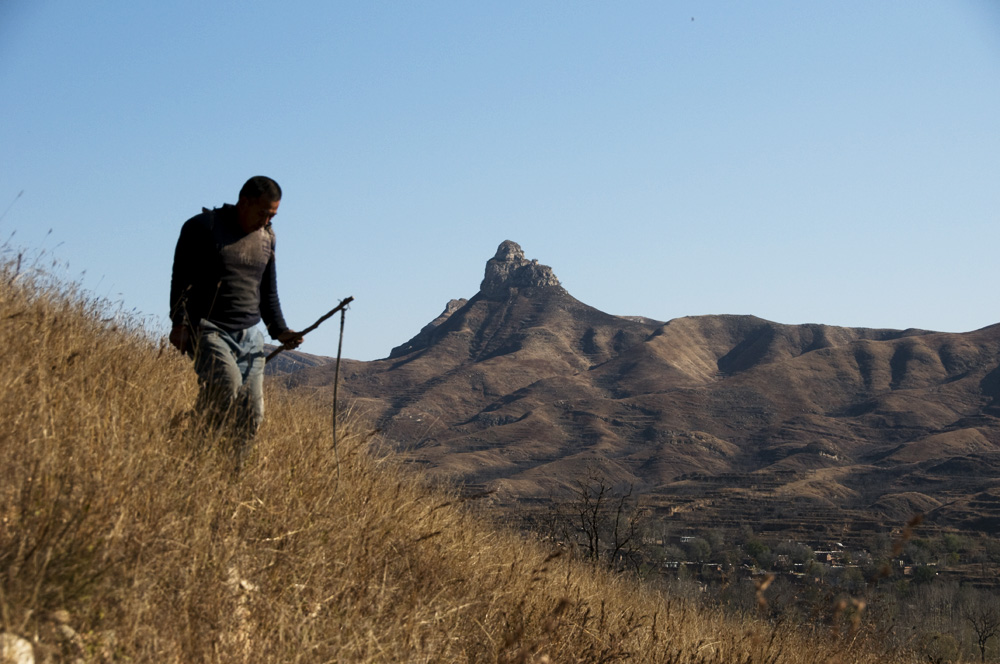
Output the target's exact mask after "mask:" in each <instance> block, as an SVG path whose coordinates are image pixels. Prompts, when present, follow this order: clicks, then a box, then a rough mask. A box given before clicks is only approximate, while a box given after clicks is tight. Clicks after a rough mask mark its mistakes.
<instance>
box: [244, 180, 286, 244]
mask: <svg viewBox="0 0 1000 664" xmlns="http://www.w3.org/2000/svg"><path fill="white" fill-rule="evenodd" d="M280 202H281V187H279V186H278V183H277V182H275V181H274V180H272V179H271V178H269V177H266V176H264V175H255V176H254V177H252V178H250V179H249V180H247V181H246V184H244V185H243V188H242V189H240V199H239V200H238V201H237V202H236V212H237V214H238V215H239V220H240V228H242V229H243V231H244V232H246V233H252V232H254V231H256V230H260V229H261V228H263V227H264V226H266V225H267V224H268V223H269V222H270V221H271V219H273V218H274V215H276V214H278V204H279V203H280Z"/></svg>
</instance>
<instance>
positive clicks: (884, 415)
mask: <svg viewBox="0 0 1000 664" xmlns="http://www.w3.org/2000/svg"><path fill="white" fill-rule="evenodd" d="M330 375H331V371H330V370H329V368H328V367H323V366H319V367H315V368H310V369H305V370H302V371H299V372H296V373H294V374H292V375H290V376H289V377H288V378H287V384H288V385H291V386H297V387H299V388H312V389H320V390H322V389H323V388H324V385H325V384H327V383H328V381H329V378H330ZM343 375H344V377H345V390H344V391H345V393H348V394H350V395H351V396H352V397H353V398H354V402H355V403H356V404H357V407H358V408H359V409H360V410H361V411H363V412H365V413H367V414H369V415H370V416H371V417H372V418H373V419H374V420H375V421H376V422H377V423H378V426H379V427H380V428H382V430H384V431H385V433H386V435H387V436H388V437H389V438H391V439H392V440H393V441H395V443H396V444H397V445H398V446H399V449H400V450H402V451H405V452H406V454H407V456H408V458H410V459H412V460H415V461H418V462H420V463H422V464H425V465H426V466H427V467H428V468H430V469H433V470H434V471H435V472H440V473H442V474H443V475H446V476H448V477H451V478H457V479H458V480H460V481H462V482H465V483H467V484H470V485H475V486H479V487H482V488H488V489H491V490H493V491H495V492H496V493H495V496H496V497H497V498H498V499H500V500H518V499H524V498H545V497H548V496H552V495H553V494H557V493H558V492H559V490H560V488H565V487H570V486H572V483H573V482H574V481H576V479H578V478H580V477H583V476H585V475H586V473H587V469H589V468H594V467H598V468H600V470H601V472H602V473H603V474H604V475H605V476H607V477H609V478H611V480H612V481H614V482H617V483H622V484H630V485H633V486H635V487H637V488H638V489H639V490H640V491H642V492H643V493H644V495H646V496H647V497H649V498H650V499H651V500H652V501H653V502H654V503H655V504H658V505H661V506H662V507H663V509H669V510H672V511H673V510H676V509H679V508H683V507H684V506H685V505H688V504H692V501H697V500H699V499H701V498H707V497H711V499H712V506H711V509H707V506H706V504H704V503H697V504H698V505H699V511H698V512H699V515H700V518H702V519H704V518H706V517H707V516H714V518H716V519H718V520H720V521H726V520H736V521H738V520H740V519H749V518H754V519H757V520H760V519H763V518H764V516H763V515H762V513H747V512H746V511H745V504H746V502H747V501H748V500H749V499H750V498H753V500H754V501H764V502H765V503H766V502H768V501H772V502H784V503H788V502H790V501H791V502H795V503H797V504H800V505H802V506H804V509H806V510H808V509H809V507H810V506H812V507H815V508H823V509H825V508H832V507H835V508H839V509H842V510H846V512H845V514H847V515H848V516H847V517H846V518H845V523H847V524H848V525H847V526H846V527H847V528H848V529H850V528H852V527H853V526H851V525H850V523H851V522H852V520H857V522H858V523H857V527H858V528H861V529H863V530H868V531H870V530H871V529H872V528H875V527H877V526H878V524H879V523H896V522H898V519H899V517H900V515H901V514H904V513H908V514H911V515H912V514H913V513H916V512H926V516H927V518H928V522H929V523H935V522H940V523H949V524H951V523H962V524H965V525H967V526H969V527H974V528H986V527H990V526H994V527H995V525H996V524H998V523H1000V512H998V511H997V510H996V507H995V505H996V504H997V503H996V498H997V497H1000V479H998V478H1000V420H998V419H997V416H998V414H1000V409H998V407H997V403H998V402H997V401H996V400H997V397H998V395H1000V378H998V377H1000V325H997V326H991V327H988V328H985V329H982V330H978V331H975V332H969V333H964V334H944V333H935V332H929V331H925V330H912V329H911V330H879V329H864V328H841V327H832V326H828V325H815V324H812V325H782V324H778V323H774V322H770V321H766V320H762V319H759V318H755V317H753V316H730V315H720V316H698V317H688V318H679V319H675V320H671V321H669V322H666V323H663V322H658V321H653V320H650V319H645V318H638V317H621V316H612V315H609V314H606V313H603V312H601V311H598V310H596V309H594V308H593V307H589V306H587V305H586V304H583V303H582V302H579V301H578V300H576V299H574V298H573V297H572V296H571V295H570V294H569V293H567V292H566V290H565V289H564V288H562V286H561V285H559V282H558V279H556V278H555V275H554V274H553V273H552V270H551V269H550V268H548V267H546V266H543V265H539V264H538V263H537V262H535V261H528V260H526V259H525V257H524V254H523V252H522V251H521V249H520V247H518V246H517V245H516V244H515V243H513V242H509V241H507V242H504V243H503V244H501V245H500V248H499V249H498V251H497V254H496V256H495V257H493V258H492V259H490V260H489V261H488V263H487V266H486V274H485V277H484V279H483V283H482V284H481V286H480V290H479V292H478V293H476V294H475V295H474V296H473V297H471V298H469V299H468V300H455V301H453V302H452V303H450V304H449V306H448V308H447V309H446V310H445V312H444V313H442V315H441V316H440V317H438V319H436V320H435V321H433V322H432V323H431V324H429V325H428V326H427V327H425V328H424V329H423V330H422V331H421V332H420V333H419V334H418V335H416V336H415V337H414V338H413V339H411V340H410V341H409V342H407V343H404V344H402V345H401V346H399V347H398V348H396V349H394V350H393V352H392V353H391V355H390V357H389V358H386V359H383V360H378V361H374V362H354V363H350V364H349V365H348V367H347V370H346V371H345V372H344V374H343ZM970 470H971V471H973V472H970ZM720 483H721V484H720ZM720 485H721V486H725V487H727V489H729V490H730V491H728V493H727V495H728V498H727V497H726V496H720V495H719V494H718V491H717V488H718V487H719V486H720ZM764 486H766V487H769V488H767V489H762V488H761V487H764ZM754 487H756V489H754ZM802 521H803V524H804V525H805V526H806V527H807V529H808V527H811V526H808V524H807V523H806V522H807V521H809V519H808V518H807V517H803V519H802ZM814 525H815V527H816V528H817V529H818V530H819V531H824V530H825V529H826V528H827V526H829V525H830V524H829V520H828V519H825V518H824V519H821V520H820V521H819V522H818V523H816V524H814ZM782 527H788V524H787V523H786V524H784V525H783V526H782Z"/></svg>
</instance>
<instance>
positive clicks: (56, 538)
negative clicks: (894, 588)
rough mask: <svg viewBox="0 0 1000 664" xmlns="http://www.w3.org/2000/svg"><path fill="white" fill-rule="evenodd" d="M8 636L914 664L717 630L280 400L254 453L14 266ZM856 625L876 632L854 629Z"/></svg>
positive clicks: (5, 561) (298, 655) (563, 658)
mask: <svg viewBox="0 0 1000 664" xmlns="http://www.w3.org/2000/svg"><path fill="white" fill-rule="evenodd" d="M0 341H2V343H0V358H2V359H0V366H2V367H3V374H2V377H0V381H2V382H3V389H0V458H2V459H3V466H2V471H0V630H2V631H5V632H9V633H13V634H17V635H20V636H23V637H25V638H27V639H29V640H31V641H32V642H33V643H34V646H35V651H36V656H37V657H38V658H39V659H40V660H44V658H46V657H48V658H50V659H51V660H52V661H74V660H77V659H79V660H82V661H84V662H111V661H128V662H283V663H284V662H622V661H630V662H700V663H706V664H707V663H711V662H719V663H720V664H721V663H723V662H726V663H729V662H744V663H747V664H750V663H758V662H760V663H763V662H769V663H775V664H777V663H788V664H798V663H803V664H804V663H806V662H809V663H812V662H826V661H831V662H844V663H847V662H895V661H899V662H903V661H908V660H907V659H905V658H904V657H903V655H892V656H889V655H886V654H885V653H878V652H875V651H874V650H873V649H872V648H873V646H872V645H870V644H871V643H873V641H872V640H870V639H869V640H866V639H865V638H859V637H863V636H864V628H863V622H862V623H861V625H862V629H861V633H860V634H858V633H855V630H854V629H853V628H852V624H851V622H850V620H847V619H844V620H843V622H842V624H841V625H840V626H839V629H833V628H831V629H825V628H824V629H823V630H821V631H820V632H818V633H817V632H813V633H809V634H805V633H800V632H798V631H796V630H795V629H793V628H790V627H788V626H784V625H773V624H768V623H766V622H763V621H757V620H755V619H753V618H752V617H748V618H746V619H742V620H737V619H734V618H727V617H725V616H723V615H722V614H721V613H719V612H716V611H714V610H711V609H708V608H700V607H698V606H696V605H695V604H692V603H690V602H688V601H686V600H683V599H681V598H678V597H671V596H664V595H661V594H657V593H654V592H653V591H651V590H643V589H641V588H640V587H639V586H637V585H634V584H633V582H631V581H629V580H628V579H625V578H623V577H612V576H607V575H605V574H603V573H600V572H597V571H594V570H593V569H592V568H590V567H588V566H586V565H585V564H583V563H582V562H577V561H573V560H571V559H569V556H568V555H561V554H560V552H559V550H554V549H552V548H551V547H550V546H546V545H544V544H541V543H534V542H529V541H525V540H524V539H520V538H518V537H517V536H515V535H513V534H509V533H506V532H503V531H502V530H500V529H498V528H495V527H492V526H491V525H489V524H488V523H487V522H486V521H485V520H484V519H483V518H482V517H481V516H476V514H475V511H474V510H469V509H468V506H467V505H463V504H460V503H459V502H458V501H457V499H456V498H454V497H452V496H450V495H447V494H445V493H442V492H440V491H439V490H432V489H429V488H426V487H425V486H424V484H423V483H422V482H421V478H420V477H419V475H416V474H415V473H414V472H412V471H411V470H409V469H405V468H401V467H399V466H398V465H397V464H396V463H395V462H394V461H393V460H392V459H391V458H388V457H384V456H380V455H379V453H378V445H377V443H378V441H377V439H376V437H375V436H374V435H373V433H372V432H370V431H369V430H368V429H367V428H366V426H365V425H364V423H362V422H358V421H353V422H352V421H350V419H351V418H350V417H346V418H342V420H348V422H347V423H346V424H344V425H343V428H342V430H341V431H340V436H339V445H338V446H339V450H338V451H339V465H338V462H337V455H335V454H334V453H333V449H332V436H331V416H330V415H331V413H330V410H329V405H327V404H319V403H315V402H312V401H310V400H309V399H308V398H307V397H304V396H297V395H296V394H295V393H288V392H281V391H278V390H277V389H274V388H273V387H269V389H270V391H269V393H268V414H267V420H266V423H265V426H264V427H263V429H262V430H261V433H260V436H259V439H258V441H259V442H258V454H257V455H256V457H255V458H254V459H252V460H251V462H250V463H249V464H248V466H247V467H245V468H244V470H243V471H242V472H241V473H240V474H239V475H238V476H234V474H233V473H232V471H231V468H230V465H229V463H228V459H227V456H226V454H225V453H224V447H225V445H224V441H222V440H219V439H218V438H216V437H215V436H214V435H212V434H211V433H208V432H205V431H202V430H199V427H198V425H197V420H196V419H195V418H192V417H189V416H188V415H186V413H187V412H188V409H189V408H190V406H191V405H192V403H193V401H194V397H195V392H196V384H195V381H194V375H193V372H192V371H191V368H190V365H189V362H188V361H187V360H185V359H184V358H182V357H180V356H179V355H178V354H177V353H175V352H174V351H173V350H172V349H170V348H168V347H166V346H165V345H164V343H163V342H162V341H158V340H156V339H153V338H151V337H150V335H149V333H148V332H146V331H145V330H144V329H143V328H142V326H141V325H139V324H138V323H136V322H134V321H131V320H129V319H128V318H127V317H123V316H119V315H116V314H115V313H114V312H113V311H112V310H110V309H109V308H108V307H107V306H106V305H105V304H102V303H99V302H92V301H88V300H86V299H85V298H83V297H81V296H80V295H79V294H78V293H77V292H76V291H75V290H74V289H73V288H72V287H66V286H64V285H60V284H58V283H53V282H51V281H49V280H47V279H46V278H45V277H44V275H38V274H32V273H30V272H29V273H27V274H26V273H25V271H24V270H22V269H20V268H19V262H18V261H14V262H10V261H8V262H6V263H4V264H2V265H0ZM862 617H863V616H862Z"/></svg>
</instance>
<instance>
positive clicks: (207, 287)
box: [170, 204, 288, 338]
mask: <svg viewBox="0 0 1000 664" xmlns="http://www.w3.org/2000/svg"><path fill="white" fill-rule="evenodd" d="M274 246H275V237H274V231H273V230H272V228H271V225H270V224H268V225H267V226H265V227H264V228H262V229H260V230H258V231H254V232H253V233H244V232H243V229H241V228H240V226H239V220H238V217H237V214H236V207H235V206H233V205H228V204H227V205H223V206H222V207H221V208H216V209H215V210H208V211H205V212H203V213H202V214H199V215H197V216H195V217H192V218H191V219H188V220H187V221H186V222H185V223H184V226H183V227H182V228H181V235H180V238H179V239H178V240H177V248H176V250H175V251H174V269H173V277H172V278H171V281H170V319H171V320H172V321H173V324H174V325H187V326H189V327H192V328H195V327H197V326H198V322H199V321H200V320H201V319H202V318H204V319H206V320H209V321H211V322H212V323H214V324H216V325H218V326H219V327H221V328H222V329H224V330H227V331H229V332H236V331H239V330H243V329H246V328H249V327H253V326H254V325H256V324H257V323H258V322H260V320H261V318H263V319H264V324H265V325H266V326H267V331H268V333H269V334H270V335H271V337H272V338H277V337H278V336H279V335H280V334H282V333H283V332H286V331H287V330H288V326H287V325H286V324H285V319H284V316H282V314H281V303H280V302H279V301H278V279H277V273H276V272H275V267H274Z"/></svg>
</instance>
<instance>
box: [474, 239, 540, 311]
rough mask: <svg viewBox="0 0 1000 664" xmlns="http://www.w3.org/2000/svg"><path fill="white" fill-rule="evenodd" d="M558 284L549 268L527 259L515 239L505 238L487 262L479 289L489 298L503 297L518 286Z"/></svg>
mask: <svg viewBox="0 0 1000 664" xmlns="http://www.w3.org/2000/svg"><path fill="white" fill-rule="evenodd" d="M558 285H559V279H557V278H556V275H555V274H554V273H553V272H552V268H551V267H549V266H548V265H540V264H539V263H538V261H537V260H530V261H529V260H527V259H526V258H525V257H524V251H522V250H521V246H520V245H519V244H518V243H517V242H512V241H511V240H504V241H503V242H501V243H500V246H499V247H498V248H497V253H496V255H495V256H494V257H493V258H491V259H489V260H488V261H486V276H484V277H483V283H482V284H480V285H479V291H480V293H482V294H483V295H484V296H486V297H489V298H506V297H508V296H510V295H511V293H512V292H516V290H517V289H520V288H537V287H543V286H558Z"/></svg>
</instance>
